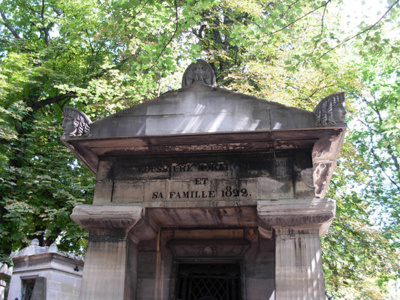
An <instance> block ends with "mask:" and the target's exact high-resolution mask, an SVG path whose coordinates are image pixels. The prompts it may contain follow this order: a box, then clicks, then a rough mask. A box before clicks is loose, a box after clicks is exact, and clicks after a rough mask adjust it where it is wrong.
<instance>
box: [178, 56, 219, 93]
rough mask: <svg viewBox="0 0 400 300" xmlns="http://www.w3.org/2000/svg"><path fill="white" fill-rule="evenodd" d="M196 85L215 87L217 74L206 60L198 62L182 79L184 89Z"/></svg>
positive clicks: (191, 66) (187, 70)
mask: <svg viewBox="0 0 400 300" xmlns="http://www.w3.org/2000/svg"><path fill="white" fill-rule="evenodd" d="M195 83H203V84H206V85H210V86H215V84H216V81H215V73H214V70H213V68H212V67H211V66H210V65H209V64H208V63H207V62H206V61H204V60H201V59H199V60H197V62H196V63H192V64H190V65H189V67H188V68H187V69H186V71H185V73H184V74H183V78H182V88H185V87H188V86H191V85H193V84H195Z"/></svg>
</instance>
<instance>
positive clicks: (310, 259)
mask: <svg viewBox="0 0 400 300" xmlns="http://www.w3.org/2000/svg"><path fill="white" fill-rule="evenodd" d="M275 234H276V251H275V255H276V258H275V298H276V299H309V300H323V299H325V281H324V272H323V268H322V251H321V242H320V239H319V236H318V229H289V228H282V229H281V228H276V229H275Z"/></svg>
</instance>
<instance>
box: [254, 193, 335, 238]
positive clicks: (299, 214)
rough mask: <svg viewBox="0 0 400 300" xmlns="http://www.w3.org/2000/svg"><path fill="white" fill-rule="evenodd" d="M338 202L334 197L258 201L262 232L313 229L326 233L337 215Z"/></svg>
mask: <svg viewBox="0 0 400 300" xmlns="http://www.w3.org/2000/svg"><path fill="white" fill-rule="evenodd" d="M335 212H336V202H335V201H334V200H332V199H317V198H314V199H279V200H261V201H258V202H257V215H258V220H259V228H260V233H262V232H264V235H263V236H264V237H266V238H270V237H271V236H272V229H276V230H278V229H279V230H280V232H281V233H283V232H284V231H282V230H284V229H285V230H287V229H296V230H311V229H317V230H318V232H319V235H320V236H322V235H324V234H325V233H326V232H327V230H328V228H329V226H330V225H331V223H332V220H333V218H334V217H335Z"/></svg>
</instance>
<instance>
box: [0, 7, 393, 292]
mask: <svg viewBox="0 0 400 300" xmlns="http://www.w3.org/2000/svg"><path fill="white" fill-rule="evenodd" d="M397 3H398V1H389V2H388V4H387V7H386V8H385V10H383V12H382V13H381V14H380V15H379V16H378V17H379V18H378V19H377V21H376V23H368V24H366V23H362V24H360V27H359V29H358V31H357V32H355V33H354V32H353V33H349V32H347V31H346V30H345V29H344V26H343V25H342V22H343V19H341V18H339V17H338V8H337V7H335V5H336V4H335V3H333V2H331V1H313V0H307V1H292V0H290V1H289V0H288V1H286V0H283V1H272V2H265V1H259V0H245V1H243V0H230V1H225V0H213V1H209V0H196V1H193V0H186V1H181V0H166V1H154V0H148V1H138V0H117V1H100V2H99V1H93V0H87V1H83V2H82V1H78V0H64V1H55V0H44V1H33V0H25V1H22V0H12V1H11V0H3V1H2V2H1V3H0V57H1V58H0V59H1V61H0V90H1V93H0V255H1V260H6V259H7V257H8V255H9V254H10V252H11V251H14V250H17V249H19V248H21V247H24V246H26V245H27V244H28V242H29V240H31V239H33V238H39V239H40V240H41V242H42V244H47V245H49V244H50V243H52V242H54V241H56V242H57V243H58V244H59V247H60V248H61V249H63V250H72V251H81V250H82V249H83V248H84V246H85V241H86V240H85V239H86V233H85V232H84V231H83V230H82V229H80V228H79V227H78V226H77V225H75V224H74V223H73V222H72V221H71V220H70V219H69V215H70V214H71V211H72V208H73V207H74V206H76V205H78V204H82V203H90V202H91V199H92V196H93V195H92V192H93V180H94V178H93V176H92V175H91V174H89V172H88V171H87V170H86V168H84V167H83V166H81V165H80V163H79V162H77V160H76V159H75V158H74V157H73V155H71V154H70V153H69V152H68V151H67V149H66V147H65V146H63V145H62V143H61V142H60V140H59V137H60V136H61V128H60V124H61V123H62V108H63V107H64V106H65V105H69V106H73V107H76V108H78V109H81V110H83V111H84V112H85V113H86V114H87V115H88V116H89V117H90V118H91V119H92V120H95V119H98V118H101V117H104V116H106V115H109V114H111V113H115V112H117V111H119V110H121V109H123V108H126V107H131V106H132V105H135V104H137V103H140V102H143V101H146V100H147V99H151V98H153V97H155V96H158V95H160V94H161V93H163V92H166V91H167V90H168V89H170V88H172V89H177V88H179V87H180V80H181V74H182V73H183V70H184V68H185V67H186V66H187V65H188V64H189V63H190V61H192V60H195V59H198V58H203V59H206V60H208V61H209V62H211V65H212V66H213V68H214V69H215V71H216V73H217V82H218V85H219V86H224V87H226V88H228V89H231V90H236V91H239V92H243V93H246V94H252V95H254V96H257V97H261V98H266V99H268V100H272V101H276V102H280V103H283V104H287V105H291V106H296V107H299V108H302V109H308V110H312V109H313V108H314V107H315V105H316V103H317V102H318V101H320V100H321V99H323V98H324V97H325V96H327V95H329V94H332V93H335V92H338V91H341V90H342V91H346V92H347V97H348V98H349V99H350V101H349V102H348V103H347V108H348V111H349V114H348V121H349V124H350V127H351V131H350V132H349V133H348V136H347V137H346V142H345V145H344V147H343V151H342V154H341V158H340V161H339V164H338V168H337V172H336V175H335V177H334V179H333V181H332V185H331V195H330V197H332V198H335V199H336V200H337V218H336V219H335V220H334V221H333V224H332V227H331V230H330V232H329V233H328V235H327V236H326V237H325V238H324V240H323V249H324V259H325V265H324V267H325V274H326V279H327V292H328V294H329V295H331V296H333V297H335V298H337V299H340V298H344V297H346V299H381V298H382V297H384V296H383V295H384V294H385V288H386V286H385V283H386V282H387V280H388V279H389V278H391V277H396V276H399V274H398V272H399V269H400V267H399V264H398V258H399V253H398V250H397V248H398V243H399V236H398V232H399V224H400V223H399V214H400V210H399V205H398V203H399V200H400V199H399V186H400V172H399V163H398V161H397V158H398V157H399V151H400V144H399V139H400V138H399V137H400V132H399V130H400V126H399V125H398V123H399V110H398V98H399V93H400V86H399V84H398V82H399V80H398V77H399V73H398V70H397V69H398V67H397V66H398V61H399V54H398V53H399V51H398V50H399V49H400V44H399V41H398V40H395V39H394V38H393V37H391V38H388V33H390V32H393V31H394V30H396V28H397V23H398V9H399V8H398V6H397Z"/></svg>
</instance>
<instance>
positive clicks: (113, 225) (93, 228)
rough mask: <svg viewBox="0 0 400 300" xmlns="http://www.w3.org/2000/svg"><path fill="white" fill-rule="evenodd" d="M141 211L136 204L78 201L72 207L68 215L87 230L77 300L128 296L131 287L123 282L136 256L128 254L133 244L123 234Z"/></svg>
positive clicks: (132, 251) (126, 232)
mask: <svg viewBox="0 0 400 300" xmlns="http://www.w3.org/2000/svg"><path fill="white" fill-rule="evenodd" d="M141 213H142V207H140V206H120V205H118V206H94V205H81V206H77V207H75V208H74V210H73V212H72V215H71V218H72V219H73V220H74V221H75V222H76V223H78V224H79V225H81V226H82V227H84V228H86V229H87V230H89V242H88V246H87V251H86V256H85V266H84V270H83V280H82V286H81V292H80V299H81V300H90V299H93V300H94V299H96V300H97V299H103V300H106V299H110V300H119V299H120V300H123V299H131V294H132V293H134V291H132V289H131V286H126V285H127V284H126V283H127V277H130V276H129V274H130V273H132V272H133V273H135V272H136V271H135V270H131V269H132V268H136V263H135V262H136V258H135V257H131V258H130V257H129V255H134V256H135V255H136V251H134V248H135V247H136V245H134V244H133V243H132V242H131V241H128V238H127V236H128V233H129V231H130V230H131V229H132V228H133V226H135V224H136V223H137V222H138V221H139V220H140V218H141ZM128 244H129V249H128ZM132 247H133V248H132ZM128 253H129V255H128ZM132 262H134V263H133V265H132Z"/></svg>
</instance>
